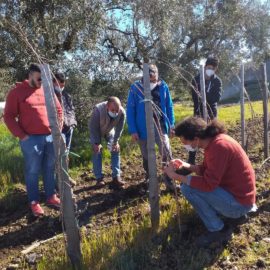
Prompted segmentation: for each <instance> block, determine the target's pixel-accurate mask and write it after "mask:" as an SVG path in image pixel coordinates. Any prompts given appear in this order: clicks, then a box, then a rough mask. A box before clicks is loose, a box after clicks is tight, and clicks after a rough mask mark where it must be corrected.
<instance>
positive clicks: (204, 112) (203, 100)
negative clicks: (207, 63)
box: [200, 65, 208, 122]
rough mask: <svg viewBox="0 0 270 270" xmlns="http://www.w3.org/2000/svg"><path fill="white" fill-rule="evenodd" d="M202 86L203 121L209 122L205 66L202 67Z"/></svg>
mask: <svg viewBox="0 0 270 270" xmlns="http://www.w3.org/2000/svg"><path fill="white" fill-rule="evenodd" d="M200 86H201V96H202V107H203V119H204V121H205V122H207V119H208V113H207V105H206V104H207V103H206V94H205V76H204V65H201V67H200Z"/></svg>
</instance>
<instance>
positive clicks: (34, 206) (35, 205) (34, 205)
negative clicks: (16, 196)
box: [31, 201, 44, 217]
mask: <svg viewBox="0 0 270 270" xmlns="http://www.w3.org/2000/svg"><path fill="white" fill-rule="evenodd" d="M31 210H32V213H33V215H34V216H35V217H40V216H43V215H44V210H43V209H42V207H41V206H40V204H39V202H36V201H32V202H31Z"/></svg>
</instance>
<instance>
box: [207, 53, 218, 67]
mask: <svg viewBox="0 0 270 270" xmlns="http://www.w3.org/2000/svg"><path fill="white" fill-rule="evenodd" d="M218 63H219V61H218V58H216V57H213V56H211V57H208V58H207V60H206V62H205V66H208V65H211V66H213V67H214V68H216V67H217V66H218Z"/></svg>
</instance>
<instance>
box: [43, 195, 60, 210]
mask: <svg viewBox="0 0 270 270" xmlns="http://www.w3.org/2000/svg"><path fill="white" fill-rule="evenodd" d="M46 203H47V205H49V206H52V207H56V208H60V206H61V202H60V199H59V198H58V197H57V196H56V194H53V195H52V196H51V197H50V198H49V199H48V200H47V202H46Z"/></svg>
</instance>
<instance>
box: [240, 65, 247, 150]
mask: <svg viewBox="0 0 270 270" xmlns="http://www.w3.org/2000/svg"><path fill="white" fill-rule="evenodd" d="M240 106H241V144H242V147H243V149H245V150H246V131H245V126H246V125H245V66H244V64H242V66H241V91H240Z"/></svg>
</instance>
